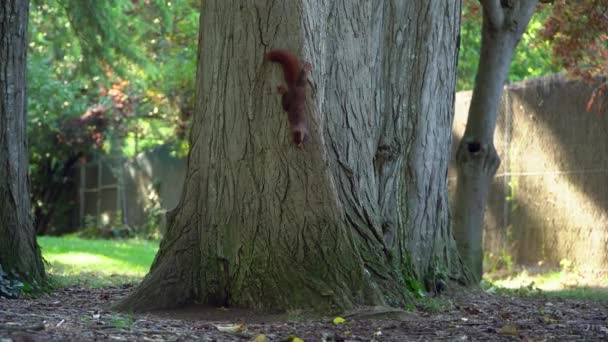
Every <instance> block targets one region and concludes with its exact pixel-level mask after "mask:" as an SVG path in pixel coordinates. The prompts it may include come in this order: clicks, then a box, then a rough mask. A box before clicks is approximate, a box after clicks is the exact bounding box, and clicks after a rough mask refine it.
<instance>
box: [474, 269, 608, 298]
mask: <svg viewBox="0 0 608 342" xmlns="http://www.w3.org/2000/svg"><path fill="white" fill-rule="evenodd" d="M485 278H486V279H487V281H489V282H490V283H491V286H493V287H496V288H498V289H505V290H507V291H511V292H513V293H515V294H518V293H519V294H525V295H533V296H536V295H542V296H546V297H557V298H564V299H566V298H568V299H576V300H594V301H608V279H607V278H606V277H605V276H604V275H602V274H595V273H590V272H581V271H578V270H573V269H569V268H568V267H566V268H564V269H562V270H556V269H553V270H549V269H545V270H540V269H532V270H531V271H528V270H527V269H523V270H520V271H519V272H517V273H512V274H509V275H507V276H504V275H503V276H497V275H486V277H485Z"/></svg>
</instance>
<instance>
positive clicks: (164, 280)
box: [118, 0, 464, 310]
mask: <svg viewBox="0 0 608 342" xmlns="http://www.w3.org/2000/svg"><path fill="white" fill-rule="evenodd" d="M459 20H460V2H459V1H427V0H416V1H326V2H319V1H294V0H292V1H280V2H268V1H252V2H237V1H224V0H215V1H205V2H204V5H203V8H202V15H201V21H200V23H201V29H200V40H199V64H198V74H197V86H198V89H197V95H198V98H197V102H196V112H195V116H194V121H193V123H192V125H193V126H192V132H191V137H190V144H191V145H190V146H191V147H190V148H191V149H190V155H189V159H188V173H187V176H186V180H185V184H184V190H183V194H182V198H181V201H180V204H179V205H178V207H177V208H176V209H175V210H174V211H172V212H170V213H169V215H168V231H167V234H166V236H165V238H164V239H163V241H162V243H161V247H160V250H159V253H158V255H157V257H156V260H155V261H154V264H153V266H152V269H151V271H150V273H149V274H148V275H147V276H146V278H145V279H144V281H143V282H142V284H140V285H139V287H138V288H137V289H136V290H135V291H134V293H132V294H131V295H130V296H129V297H128V298H127V299H126V300H125V301H123V302H122V303H120V304H119V306H118V307H119V308H123V309H135V310H144V309H152V308H160V307H172V306H177V305H180V304H184V303H188V302H194V301H195V302H202V303H208V304H216V305H226V306H239V307H250V308H276V309H289V308H314V309H317V310H339V309H344V308H349V307H353V306H356V305H388V306H401V305H404V304H406V303H408V302H409V301H410V300H411V295H410V293H411V290H412V289H415V290H417V289H419V286H420V287H423V286H424V285H425V284H426V285H427V289H432V288H433V287H434V286H435V284H436V283H437V282H438V281H445V280H447V278H448V277H450V278H452V279H458V280H464V273H463V270H462V267H461V263H460V259H459V258H458V256H457V252H456V246H455V243H454V241H453V239H452V233H451V231H450V223H449V215H448V204H447V165H448V155H449V144H450V139H451V124H452V119H453V98H454V91H455V75H456V70H455V65H456V44H457V36H458V32H459V24H460V22H459ZM272 48H289V49H291V50H293V51H294V52H296V53H298V54H299V55H301V56H303V57H304V58H303V59H304V60H305V61H308V62H310V63H311V64H312V69H313V70H312V75H311V77H310V82H309V85H310V87H309V88H310V91H309V94H310V95H309V98H308V101H307V103H306V115H307V117H308V121H309V130H310V133H311V138H310V141H309V142H308V144H307V145H305V147H304V149H303V150H299V149H297V148H295V147H294V146H293V145H292V144H291V142H290V134H289V132H288V126H287V115H286V114H285V113H284V112H283V111H282V108H281V100H280V97H279V95H278V94H277V93H276V92H275V89H276V86H277V85H278V84H281V83H282V82H283V75H282V73H281V72H280V68H279V67H278V66H277V65H275V64H271V63H268V62H264V59H263V58H264V53H265V52H268V51H269V50H270V49H272Z"/></svg>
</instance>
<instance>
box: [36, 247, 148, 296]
mask: <svg viewBox="0 0 608 342" xmlns="http://www.w3.org/2000/svg"><path fill="white" fill-rule="evenodd" d="M38 243H39V244H40V247H41V250H42V255H43V257H44V258H45V259H46V260H47V261H48V263H49V265H48V267H47V272H48V274H49V275H50V277H51V279H52V280H53V282H54V283H55V285H56V286H71V285H85V286H91V287H102V286H108V285H118V284H124V283H134V282H137V281H140V280H141V279H142V278H143V276H144V275H145V274H146V273H147V271H148V270H149V268H150V265H151V264H152V261H153V260H154V256H155V255H156V252H157V250H158V242H157V241H141V240H85V239H80V238H76V237H63V238H58V237H46V236H43V237H39V238H38Z"/></svg>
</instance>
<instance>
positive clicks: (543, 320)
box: [0, 285, 608, 342]
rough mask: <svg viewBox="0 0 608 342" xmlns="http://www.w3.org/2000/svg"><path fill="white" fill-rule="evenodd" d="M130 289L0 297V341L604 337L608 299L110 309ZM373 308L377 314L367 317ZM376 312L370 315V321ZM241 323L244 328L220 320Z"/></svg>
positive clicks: (472, 298)
mask: <svg viewBox="0 0 608 342" xmlns="http://www.w3.org/2000/svg"><path fill="white" fill-rule="evenodd" d="M131 288H132V287H131V286H128V285H125V286H120V287H109V288H102V289H89V288H79V287H72V288H65V289H60V290H57V291H55V292H54V293H53V294H51V295H48V296H45V297H43V298H38V299H18V300H6V299H0V342H9V341H11V340H12V341H105V340H118V341H254V340H255V339H256V337H257V338H258V341H263V340H264V339H262V338H261V337H259V335H260V334H264V335H265V337H266V341H289V340H293V338H294V337H298V338H300V339H302V340H304V341H453V340H460V341H467V340H473V341H480V340H481V341H490V340H491V341H503V340H504V341H513V340H526V341H544V340H557V341H582V340H584V341H606V340H608V305H607V303H593V302H581V301H572V300H559V299H553V298H551V299H549V298H519V297H504V296H498V295H490V294H487V293H484V292H482V291H475V293H473V294H472V293H466V294H465V293H460V294H452V295H451V296H450V299H449V300H446V301H445V303H447V305H446V307H447V309H446V310H444V311H442V312H439V313H431V312H425V311H417V312H414V313H404V312H400V313H395V312H388V313H387V312H379V311H373V310H372V311H370V310H366V311H365V313H366V314H368V315H367V316H366V315H365V314H361V313H360V314H359V315H356V316H353V317H346V322H345V323H343V324H339V325H335V324H333V323H332V318H333V317H331V318H330V317H328V318H327V319H303V318H301V317H300V318H298V319H294V318H297V316H298V315H297V312H295V313H293V312H292V313H289V314H286V315H279V314H261V313H256V312H252V311H247V310H235V309H221V308H201V307H192V308H187V309H183V310H173V311H163V312H153V313H146V314H124V313H116V312H112V311H110V310H109V306H110V305H111V303H113V302H114V301H116V300H118V299H120V298H122V297H123V296H125V295H126V294H127V293H128V292H129V291H130V290H131ZM370 312H373V313H375V314H370ZM370 317H371V318H370ZM233 323H242V324H243V326H244V330H243V331H242V332H239V333H228V332H221V331H219V330H218V328H217V326H218V325H221V324H233Z"/></svg>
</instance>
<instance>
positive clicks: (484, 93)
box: [453, 0, 537, 280]
mask: <svg viewBox="0 0 608 342" xmlns="http://www.w3.org/2000/svg"><path fill="white" fill-rule="evenodd" d="M480 2H481V5H482V11H483V23H482V38H481V53H480V57H479V67H478V70H477V76H476V78H475V88H474V89H473V95H472V98H471V106H470V108H469V116H468V118H467V125H466V128H465V132H464V134H463V136H462V139H461V140H460V144H459V146H458V150H457V152H456V164H457V168H458V180H457V185H456V192H455V194H454V200H453V202H454V204H453V208H454V212H453V218H454V219H453V220H454V236H455V238H456V241H457V242H458V250H459V252H460V255H461V257H462V258H463V261H464V262H465V264H466V265H467V266H468V268H469V269H470V270H471V271H472V273H473V275H474V277H475V278H476V279H477V280H480V279H481V275H482V269H483V268H482V265H483V249H482V234H483V218H484V213H485V208H486V204H487V198H488V191H489V186H490V182H491V181H492V179H493V177H494V174H495V173H496V170H497V169H498V166H499V164H500V157H499V156H498V154H497V153H496V148H495V147H494V129H495V127H496V119H497V116H498V106H499V103H500V97H501V96H502V89H503V85H504V83H505V79H506V76H507V73H508V71H509V65H510V63H511V59H512V56H513V52H514V51H515V47H516V46H517V43H518V42H519V40H520V38H521V36H522V34H523V32H524V31H525V29H526V27H527V25H528V22H529V21H530V18H531V17H532V13H533V12H534V9H535V7H536V4H537V1H536V0H512V1H501V0H480Z"/></svg>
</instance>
